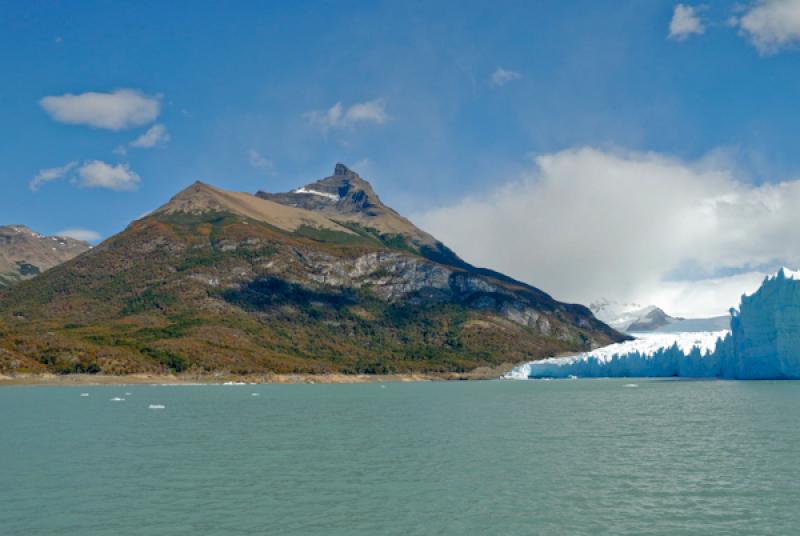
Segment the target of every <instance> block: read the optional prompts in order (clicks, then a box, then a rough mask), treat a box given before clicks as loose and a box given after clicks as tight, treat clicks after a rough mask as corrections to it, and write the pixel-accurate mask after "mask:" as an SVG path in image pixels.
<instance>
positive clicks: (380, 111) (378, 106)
mask: <svg viewBox="0 0 800 536" xmlns="http://www.w3.org/2000/svg"><path fill="white" fill-rule="evenodd" d="M304 117H305V118H306V120H307V121H308V122H309V123H310V124H311V125H314V126H316V127H318V128H319V129H320V130H322V131H323V132H327V131H328V130H330V129H337V128H348V127H354V126H355V125H357V124H360V123H373V124H376V125H382V124H384V123H385V122H386V121H388V120H389V115H388V114H387V113H386V101H385V100H384V99H375V100H371V101H367V102H359V103H356V104H353V105H352V106H350V107H349V108H347V109H345V108H344V106H342V103H341V102H337V103H336V104H334V105H333V106H331V107H330V108H328V109H327V110H312V111H310V112H306V113H305V114H304Z"/></svg>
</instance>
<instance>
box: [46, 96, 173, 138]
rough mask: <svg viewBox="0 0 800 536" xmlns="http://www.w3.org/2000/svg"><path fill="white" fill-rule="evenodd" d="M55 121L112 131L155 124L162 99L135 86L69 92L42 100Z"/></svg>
mask: <svg viewBox="0 0 800 536" xmlns="http://www.w3.org/2000/svg"><path fill="white" fill-rule="evenodd" d="M39 104H40V105H41V107H42V108H44V110H45V111H46V112H47V113H48V114H50V117H52V118H53V119H54V120H56V121H58V122H60V123H67V124H71V125H88V126H91V127H95V128H104V129H108V130H123V129H126V128H131V127H137V126H141V125H146V124H148V123H152V122H153V121H155V119H156V118H157V117H158V114H159V112H160V109H161V102H160V100H159V98H158V97H150V96H147V95H145V94H143V93H142V92H140V91H137V90H134V89H118V90H116V91H112V92H111V93H98V92H88V93H81V94H80V95H72V94H70V93H66V94H64V95H61V96H50V97H44V98H43V99H41V100H40V101H39Z"/></svg>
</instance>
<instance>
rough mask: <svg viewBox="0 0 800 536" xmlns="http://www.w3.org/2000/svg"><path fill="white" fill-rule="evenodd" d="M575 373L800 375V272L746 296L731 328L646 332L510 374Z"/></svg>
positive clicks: (775, 279) (781, 275)
mask: <svg viewBox="0 0 800 536" xmlns="http://www.w3.org/2000/svg"><path fill="white" fill-rule="evenodd" d="M570 376H577V377H590V378H592V377H593V378H597V377H671V376H680V377H687V378H728V379H800V272H792V271H788V270H785V269H783V270H781V271H779V272H778V273H777V275H775V276H774V277H770V278H767V279H765V280H764V283H763V284H762V285H761V288H759V290H758V291H756V292H755V293H754V294H753V295H751V296H742V302H741V305H740V307H739V310H738V311H737V310H735V309H731V329H730V331H718V332H703V333H674V334H652V335H645V336H642V337H641V338H639V339H636V340H634V341H628V342H624V343H619V344H613V345H611V346H606V347H604V348H600V349H598V350H594V351H592V352H586V353H583V354H578V355H575V356H569V357H561V358H550V359H544V360H540V361H533V362H530V363H526V364H524V365H521V366H519V367H517V368H515V369H514V370H513V371H511V372H510V373H509V374H508V375H507V376H506V377H508V378H566V377H570Z"/></svg>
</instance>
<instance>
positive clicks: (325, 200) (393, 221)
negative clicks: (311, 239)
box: [256, 163, 438, 247]
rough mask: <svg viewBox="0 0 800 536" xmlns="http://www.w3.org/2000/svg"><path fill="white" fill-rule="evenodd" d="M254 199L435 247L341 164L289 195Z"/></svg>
mask: <svg viewBox="0 0 800 536" xmlns="http://www.w3.org/2000/svg"><path fill="white" fill-rule="evenodd" d="M256 196H258V197H259V198H261V199H266V200H269V201H273V202H275V203H279V204H281V205H285V206H290V207H296V208H302V209H305V210H309V211H313V212H319V213H323V214H325V215H327V216H328V217H330V218H331V219H334V220H336V221H342V222H350V223H355V224H358V225H360V226H363V227H364V228H366V229H370V230H374V231H375V232H377V233H378V234H382V235H400V236H402V237H404V238H405V239H407V240H409V241H410V242H411V243H412V244H415V245H416V246H418V247H420V246H428V247H436V246H437V244H438V242H437V241H436V239H435V238H433V237H432V236H431V235H429V234H428V233H426V232H424V231H422V230H421V229H419V228H417V227H416V226H415V225H414V224H413V223H411V222H410V221H409V220H407V219H406V218H404V217H402V216H401V215H400V214H398V213H397V212H396V211H395V210H393V209H392V208H390V207H387V206H386V205H384V204H383V202H382V201H381V199H380V197H378V194H377V193H375V190H374V189H373V188H372V185H371V184H370V183H369V181H367V180H365V179H363V178H361V176H360V175H359V174H358V173H356V172H355V171H353V170H352V169H350V168H348V167H347V166H345V165H344V164H342V163H338V164H336V167H335V168H334V170H333V175H331V176H329V177H325V178H324V179H320V180H318V181H316V182H312V183H309V184H306V185H305V186H302V187H300V188H296V189H294V190H292V191H290V192H284V193H267V192H263V191H259V192H258V193H257V194H256Z"/></svg>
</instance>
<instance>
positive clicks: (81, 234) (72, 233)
mask: <svg viewBox="0 0 800 536" xmlns="http://www.w3.org/2000/svg"><path fill="white" fill-rule="evenodd" d="M56 236H66V237H69V238H74V239H75V240H83V241H84V242H97V241H98V240H100V239H101V238H102V235H101V234H100V233H98V232H97V231H91V230H89V229H77V228H71V229H63V230H61V231H59V232H57V233H56Z"/></svg>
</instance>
